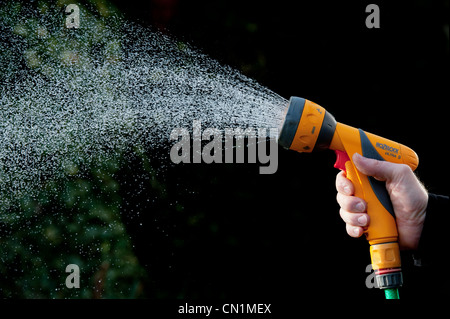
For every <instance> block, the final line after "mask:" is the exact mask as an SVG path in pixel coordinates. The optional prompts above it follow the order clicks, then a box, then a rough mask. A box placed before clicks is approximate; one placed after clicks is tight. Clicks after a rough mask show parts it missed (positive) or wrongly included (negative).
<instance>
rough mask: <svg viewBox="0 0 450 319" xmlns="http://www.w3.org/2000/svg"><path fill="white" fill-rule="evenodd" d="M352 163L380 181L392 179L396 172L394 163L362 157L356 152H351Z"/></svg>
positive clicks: (362, 171)
mask: <svg viewBox="0 0 450 319" xmlns="http://www.w3.org/2000/svg"><path fill="white" fill-rule="evenodd" d="M353 163H355V166H356V168H357V169H358V170H359V171H360V172H361V173H363V174H365V175H367V176H373V177H374V178H376V179H378V180H380V181H387V180H392V179H393V178H394V176H395V174H396V166H395V164H393V163H390V162H386V161H378V160H375V159H371V158H367V157H363V156H361V155H359V154H358V153H355V154H353Z"/></svg>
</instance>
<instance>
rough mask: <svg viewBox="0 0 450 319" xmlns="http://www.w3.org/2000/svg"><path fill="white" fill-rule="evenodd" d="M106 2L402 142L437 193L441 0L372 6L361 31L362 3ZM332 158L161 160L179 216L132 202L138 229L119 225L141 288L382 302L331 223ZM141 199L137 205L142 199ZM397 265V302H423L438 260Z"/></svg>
mask: <svg viewBox="0 0 450 319" xmlns="http://www.w3.org/2000/svg"><path fill="white" fill-rule="evenodd" d="M113 3H115V4H116V5H117V6H118V7H119V8H120V9H121V10H122V11H123V12H125V13H126V14H127V15H128V16H129V17H131V18H133V19H139V20H140V21H141V23H143V24H147V23H148V24H152V25H157V26H158V27H159V28H160V29H161V30H163V32H165V33H167V34H169V35H171V36H173V37H175V38H177V39H179V40H181V41H186V42H188V43H190V44H193V45H194V46H196V47H197V48H199V49H200V50H202V51H203V52H206V53H207V54H209V55H210V56H211V57H213V58H215V59H218V60H219V61H220V62H222V63H224V64H229V65H231V66H233V67H235V68H237V69H239V70H241V71H242V72H243V73H244V74H246V75H248V76H249V77H251V78H254V79H256V80H257V81H258V82H260V83H261V84H263V85H265V86H267V87H268V88H270V89H271V90H273V91H275V92H277V93H278V94H280V95H282V96H283V97H285V98H289V96H291V95H297V96H302V97H304V98H307V99H310V100H313V101H315V102H316V103H318V104H320V105H322V106H324V107H325V108H326V109H327V110H328V111H330V112H331V113H332V114H333V115H334V116H335V117H336V119H337V120H338V121H340V122H343V123H346V124H349V125H352V126H355V127H360V128H363V129H364V130H366V131H369V132H373V133H375V134H379V135H381V136H384V137H387V138H390V139H393V140H395V141H399V142H400V143H402V144H405V145H408V146H410V147H411V148H413V149H414V150H415V151H416V152H417V153H418V155H419V158H420V164H419V169H418V170H417V173H418V175H419V176H420V178H421V180H422V181H423V182H424V183H425V185H426V186H427V187H428V189H429V190H430V191H433V192H437V193H441V194H448V192H449V187H448V182H447V181H448V172H447V170H446V169H445V166H444V165H445V163H447V162H448V161H447V160H446V159H445V154H446V153H447V150H446V147H445V146H446V145H448V142H447V137H448V132H447V127H446V123H447V116H446V112H447V110H446V108H447V107H448V105H449V99H448V94H447V89H448V87H449V81H448V71H449V68H448V66H449V64H448V62H449V61H448V52H449V51H448V50H449V44H448V33H447V35H446V34H445V31H444V25H446V27H447V30H448V18H447V17H448V1H413V2H411V1H395V4H393V3H392V1H391V2H388V1H377V2H375V3H376V4H378V5H379V7H380V11H381V28H380V29H368V28H366V26H365V19H366V17H367V15H368V13H365V8H366V6H367V5H368V4H369V3H372V2H369V1H350V2H348V1H345V2H343V1H267V2H261V1H176V0H171V1H162V0H159V1H150V2H148V3H147V2H146V3H142V2H139V3H135V2H131V1H113ZM447 32H448V31H447ZM333 163H334V154H333V153H332V152H323V153H319V154H297V153H294V152H287V151H284V150H281V149H280V153H279V168H278V171H277V173H276V174H274V175H259V174H258V167H257V166H256V165H243V164H242V165H241V164H239V165H238V164H234V165H225V164H213V165H205V164H198V165H195V164H188V165H185V166H182V165H180V166H178V167H175V168H171V169H170V170H169V171H168V172H166V173H165V176H164V178H165V179H166V182H167V185H168V189H167V194H168V195H167V196H169V197H172V196H173V197H174V198H175V197H176V198H177V201H178V202H179V203H180V204H181V205H182V206H183V210H182V211H183V214H182V215H176V217H175V218H173V217H174V216H172V217H171V218H167V216H166V217H164V216H161V220H160V219H158V222H156V223H155V222H152V221H153V219H154V213H152V212H155V208H154V207H146V206H145V205H143V204H141V205H140V207H141V208H140V209H141V210H142V212H147V214H145V213H144V214H140V216H141V218H143V219H144V222H145V223H146V225H148V228H146V230H145V231H142V230H141V231H133V230H132V229H133V221H129V222H128V226H129V227H130V230H131V234H132V236H133V237H134V238H135V242H136V248H137V254H138V256H139V258H140V259H141V260H142V262H143V263H144V264H145V265H146V267H147V269H149V271H150V272H151V273H152V274H153V275H154V276H153V278H154V279H153V281H152V282H151V283H150V285H151V286H152V288H153V289H155V290H156V291H159V292H160V293H162V294H163V295H164V296H167V297H170V298H173V297H175V298H176V297H182V298H187V299H198V298H199V299H200V300H202V299H205V298H212V299H217V298H219V299H222V298H224V299H226V300H229V299H232V300H244V301H245V302H248V301H249V300H266V301H274V300H280V299H295V300H297V301H298V302H299V303H302V302H305V303H306V302H308V301H312V300H325V301H332V300H334V299H341V298H343V297H344V296H350V297H351V298H355V299H361V300H378V301H380V302H381V301H382V300H383V298H384V294H383V293H382V292H381V291H378V290H376V289H367V288H366V287H365V279H366V276H367V275H368V273H365V269H366V266H367V265H368V264H369V263H370V257H369V246H368V244H367V242H366V241H365V240H364V239H352V238H350V237H349V236H348V235H347V234H346V232H345V226H344V223H343V222H342V221H341V220H340V218H339V214H338V210H339V208H338V205H337V203H336V201H335V196H336V191H335V187H334V181H335V175H336V173H337V171H336V170H335V169H334V168H333V167H332V165H333ZM156 165H157V164H156ZM188 190H191V191H193V192H194V194H192V193H191V194H187V193H189V191H188ZM141 195H142V196H143V197H142V198H141V199H138V198H137V199H136V202H140V203H143V202H144V199H145V198H146V197H147V196H152V195H151V194H145V192H143V193H142V194H141ZM156 211H158V209H156ZM157 214H158V213H157ZM188 218H190V219H189V220H188ZM139 222H140V221H139ZM134 223H138V221H136V220H135V221H134ZM156 225H158V226H156ZM161 225H162V226H161ZM187 225H188V226H187ZM155 227H163V228H165V229H166V230H167V232H169V233H170V236H174V237H176V238H178V240H177V243H178V244H177V245H175V244H174V242H173V237H171V240H168V239H164V238H163V234H161V235H158V232H157V231H156V230H155ZM403 264H404V269H405V270H404V282H405V284H404V287H403V288H402V289H401V291H400V294H401V297H402V298H404V299H407V300H408V299H409V300H410V299H414V298H425V299H426V298H428V297H429V295H427V293H426V292H425V291H427V290H426V289H430V288H433V287H434V288H436V287H438V286H439V285H437V284H436V282H433V280H437V279H436V278H435V277H433V273H434V272H435V271H436V269H437V268H426V269H425V270H423V269H421V270H420V271H418V270H417V269H415V268H413V267H412V259H411V256H410V255H409V254H407V253H405V256H403ZM433 278H434V279H433ZM174 292H177V294H178V295H174V294H173V293H174Z"/></svg>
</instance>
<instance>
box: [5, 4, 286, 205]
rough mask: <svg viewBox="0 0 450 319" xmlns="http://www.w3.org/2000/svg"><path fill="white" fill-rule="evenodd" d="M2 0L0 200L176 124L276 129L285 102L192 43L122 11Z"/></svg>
mask: <svg viewBox="0 0 450 319" xmlns="http://www.w3.org/2000/svg"><path fill="white" fill-rule="evenodd" d="M44 9H45V10H42V8H41V10H39V11H38V10H32V9H26V8H24V7H20V8H19V6H17V5H14V3H13V2H12V4H8V5H5V6H3V7H1V15H0V43H1V46H2V50H1V53H0V65H1V67H2V72H1V73H0V82H1V86H0V132H1V138H0V195H1V196H0V206H1V207H2V209H7V208H8V207H9V205H11V204H12V203H13V202H14V201H15V199H17V198H18V197H21V196H25V195H27V196H33V189H35V188H37V187H39V186H40V185H41V183H42V182H43V181H45V179H46V178H48V177H49V176H56V177H57V176H62V175H61V174H64V172H65V171H67V169H69V170H70V167H75V166H77V165H89V163H91V162H92V161H95V160H99V159H102V158H103V159H104V158H107V157H108V156H110V155H112V154H115V153H118V152H121V151H122V150H123V149H125V148H127V147H129V146H130V145H137V144H139V145H143V146H145V147H146V148H148V149H151V148H152V147H155V146H157V145H159V144H161V143H164V142H167V141H168V140H169V136H170V132H171V130H172V129H173V128H176V127H186V128H190V127H192V122H193V120H200V121H201V122H202V125H204V127H214V128H218V129H224V128H227V127H242V128H247V127H254V128H274V127H279V125H280V123H281V121H282V117H283V110H284V107H285V105H286V100H285V99H284V98H282V97H280V96H279V95H277V94H275V93H273V92H272V91H270V90H269V89H267V88H265V87H263V86H261V85H260V84H258V83H257V82H255V81H254V80H252V79H249V78H248V77H246V76H244V75H243V74H241V73H240V72H239V71H237V70H235V69H233V68H231V67H228V66H225V65H221V64H220V63H218V62H217V61H215V60H213V59H211V58H209V57H208V56H206V55H204V54H202V53H201V52H200V51H199V50H197V49H195V48H193V47H192V46H190V45H188V44H186V43H182V42H178V41H175V40H173V39H171V38H170V37H169V36H166V35H163V34H161V33H159V32H157V31H155V30H152V29H151V28H148V27H143V26H140V25H138V24H136V23H132V22H129V21H126V20H125V19H123V18H121V17H119V16H109V17H108V18H107V19H100V20H99V19H94V18H93V17H91V16H89V14H88V13H86V12H85V13H84V15H83V16H82V19H81V23H80V28H79V29H67V28H66V27H65V26H64V16H63V14H62V13H61V11H60V10H57V9H58V8H52V7H48V8H44Z"/></svg>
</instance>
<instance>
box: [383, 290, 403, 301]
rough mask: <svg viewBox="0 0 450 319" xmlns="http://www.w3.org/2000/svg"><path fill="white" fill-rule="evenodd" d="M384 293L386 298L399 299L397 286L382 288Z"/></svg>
mask: <svg viewBox="0 0 450 319" xmlns="http://www.w3.org/2000/svg"><path fill="white" fill-rule="evenodd" d="M384 295H385V296H386V299H400V296H399V295H398V288H388V289H384Z"/></svg>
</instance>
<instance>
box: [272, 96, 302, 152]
mask: <svg viewBox="0 0 450 319" xmlns="http://www.w3.org/2000/svg"><path fill="white" fill-rule="evenodd" d="M305 102H306V101H305V99H303V98H301V97H296V96H293V97H291V99H290V100H289V106H288V111H287V113H286V117H285V119H284V123H283V126H282V128H281V132H280V137H279V138H278V143H279V144H280V145H281V146H282V147H284V148H286V149H289V148H290V147H291V145H292V141H293V140H294V136H295V133H296V132H297V128H298V124H299V123H300V119H301V117H302V114H303V108H304V106H305Z"/></svg>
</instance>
